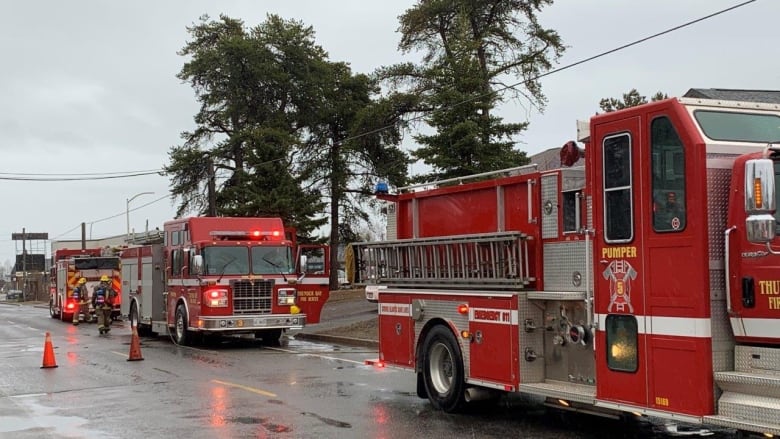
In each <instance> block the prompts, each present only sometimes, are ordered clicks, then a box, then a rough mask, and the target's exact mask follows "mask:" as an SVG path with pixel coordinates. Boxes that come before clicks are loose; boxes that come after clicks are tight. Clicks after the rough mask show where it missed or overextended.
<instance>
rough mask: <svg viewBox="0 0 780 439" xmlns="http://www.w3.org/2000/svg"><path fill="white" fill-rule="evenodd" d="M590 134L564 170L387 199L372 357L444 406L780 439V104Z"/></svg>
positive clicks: (444, 185)
mask: <svg viewBox="0 0 780 439" xmlns="http://www.w3.org/2000/svg"><path fill="white" fill-rule="evenodd" d="M578 140H579V141H580V142H582V143H584V144H585V145H586V148H585V150H584V151H582V150H580V149H579V148H578V147H577V144H576V143H575V142H569V143H567V144H566V145H565V146H564V147H563V148H562V150H561V163H562V165H561V168H559V169H552V170H541V169H538V168H537V167H535V166H528V167H522V168H516V169H509V170H506V171H502V172H496V173H491V174H482V175H476V176H474V178H471V179H449V180H445V181H439V182H435V183H432V184H430V185H427V186H423V185H419V186H411V187H407V188H400V189H398V190H397V191H394V193H392V194H391V193H387V192H385V193H378V194H377V195H378V197H379V198H381V199H384V200H387V201H390V202H391V203H392V204H391V207H392V209H389V211H393V212H395V215H394V216H392V217H391V218H389V223H390V225H391V226H393V227H388V230H389V231H392V230H393V229H394V230H395V234H396V236H395V237H392V238H393V240H390V241H384V242H373V243H362V244H356V245H354V248H355V249H356V258H357V259H359V260H358V261H357V266H358V267H361V269H362V271H361V272H359V273H356V274H358V275H362V276H363V279H364V281H366V282H368V283H369V285H367V288H366V295H367V297H368V298H369V299H371V300H376V301H378V307H379V346H380V348H379V359H378V360H377V364H380V365H388V366H395V367H400V368H404V369H408V370H409V371H413V372H415V373H416V375H417V389H418V390H417V392H418V395H419V396H420V397H423V398H425V397H427V398H428V399H429V400H430V402H431V404H432V405H433V406H434V407H436V408H438V409H441V410H445V411H448V412H449V411H455V410H458V409H459V408H461V407H463V406H464V405H465V404H466V403H468V402H470V401H475V400H479V399H485V398H490V397H494V396H496V394H500V393H501V392H523V393H529V394H534V395H540V396H543V397H546V402H547V403H548V404H551V405H554V406H557V407H560V408H563V409H568V410H578V411H584V412H588V413H596V412H598V413H602V414H605V415H615V416H622V415H625V414H630V413H634V414H639V415H650V416H657V417H661V418H667V419H673V420H677V421H686V422H692V423H698V424H705V425H719V426H725V427H727V428H734V429H737V430H739V431H749V432H760V433H767V434H774V435H777V434H780V242H777V241H778V240H777V238H776V237H775V234H776V229H777V227H778V224H780V221H778V220H780V215H778V213H777V211H776V210H775V207H776V205H777V202H778V200H777V198H778V193H777V192H776V190H775V188H776V186H777V184H778V180H779V179H780V105H774V104H772V105H770V104H758V103H750V102H726V101H712V100H701V99H691V98H675V99H668V100H664V101H660V102H654V103H649V104H646V105H642V106H638V107H634V108H629V109H625V110H622V111H616V112H612V113H606V114H601V115H597V116H595V117H593V118H592V119H591V120H590V122H589V124H588V123H580V124H578ZM581 158H584V166H580V167H571V165H572V164H574V163H575V162H577V161H579V160H580V159H581ZM365 273H371V274H370V275H368V276H366V274H365Z"/></svg>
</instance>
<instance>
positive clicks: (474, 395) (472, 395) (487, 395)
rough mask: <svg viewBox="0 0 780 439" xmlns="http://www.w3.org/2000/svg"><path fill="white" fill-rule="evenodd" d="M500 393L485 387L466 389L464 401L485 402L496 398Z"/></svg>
mask: <svg viewBox="0 0 780 439" xmlns="http://www.w3.org/2000/svg"><path fill="white" fill-rule="evenodd" d="M498 396H499V392H498V391H497V390H493V389H487V388H485V387H469V388H468V389H466V392H465V395H464V399H465V400H466V402H474V401H484V400H486V399H491V398H496V397H498Z"/></svg>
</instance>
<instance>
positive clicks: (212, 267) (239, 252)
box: [202, 246, 249, 276]
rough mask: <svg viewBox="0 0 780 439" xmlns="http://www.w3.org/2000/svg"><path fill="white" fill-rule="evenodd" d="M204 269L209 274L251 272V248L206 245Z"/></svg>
mask: <svg viewBox="0 0 780 439" xmlns="http://www.w3.org/2000/svg"><path fill="white" fill-rule="evenodd" d="M202 254H203V270H204V273H205V274H207V275H214V276H220V275H231V274H249V249H248V248H246V247H239V246H235V247H222V246H213V247H204V248H203V250H202Z"/></svg>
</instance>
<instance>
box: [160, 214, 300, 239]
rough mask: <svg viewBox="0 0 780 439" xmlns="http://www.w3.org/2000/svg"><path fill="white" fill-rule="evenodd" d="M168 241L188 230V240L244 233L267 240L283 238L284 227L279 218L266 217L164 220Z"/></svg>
mask: <svg viewBox="0 0 780 439" xmlns="http://www.w3.org/2000/svg"><path fill="white" fill-rule="evenodd" d="M163 228H164V230H165V233H166V235H168V236H167V238H168V239H169V241H168V242H176V241H177V240H180V239H181V237H175V236H174V235H176V234H177V233H179V232H189V241H190V242H198V241H212V240H218V239H220V237H229V236H234V237H237V236H238V235H239V234H242V233H243V234H245V237H244V238H243V239H247V238H249V237H250V236H256V237H262V238H263V239H267V240H274V241H283V240H285V239H286V238H285V229H284V224H283V223H282V220H281V218H266V217H243V218H234V217H189V218H181V219H176V220H172V221H166V222H165V224H164V226H163Z"/></svg>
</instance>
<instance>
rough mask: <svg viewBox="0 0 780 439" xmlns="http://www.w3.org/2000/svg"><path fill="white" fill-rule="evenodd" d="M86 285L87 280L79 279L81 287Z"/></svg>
mask: <svg viewBox="0 0 780 439" xmlns="http://www.w3.org/2000/svg"><path fill="white" fill-rule="evenodd" d="M85 283H87V280H86V279H84V278H83V277H82V278H81V279H79V285H84V284H85Z"/></svg>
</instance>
